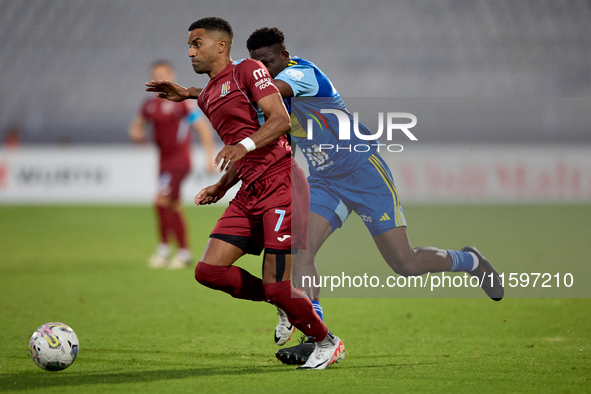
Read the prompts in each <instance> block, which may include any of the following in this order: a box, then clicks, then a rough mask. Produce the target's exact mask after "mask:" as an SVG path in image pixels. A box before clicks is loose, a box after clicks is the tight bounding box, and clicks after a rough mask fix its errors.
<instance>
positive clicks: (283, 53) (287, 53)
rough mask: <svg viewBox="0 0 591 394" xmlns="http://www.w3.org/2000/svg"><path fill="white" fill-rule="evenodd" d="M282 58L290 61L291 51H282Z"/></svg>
mask: <svg viewBox="0 0 591 394" xmlns="http://www.w3.org/2000/svg"><path fill="white" fill-rule="evenodd" d="M281 59H283V61H289V52H287V51H283V52H281Z"/></svg>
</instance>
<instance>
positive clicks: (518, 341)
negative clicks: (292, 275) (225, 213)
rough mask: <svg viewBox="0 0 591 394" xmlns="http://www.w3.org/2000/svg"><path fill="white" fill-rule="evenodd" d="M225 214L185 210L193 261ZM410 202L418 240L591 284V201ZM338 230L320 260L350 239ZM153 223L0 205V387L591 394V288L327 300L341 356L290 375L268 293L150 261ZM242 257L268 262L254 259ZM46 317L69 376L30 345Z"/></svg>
mask: <svg viewBox="0 0 591 394" xmlns="http://www.w3.org/2000/svg"><path fill="white" fill-rule="evenodd" d="M220 213H221V209H219V208H188V209H187V214H188V217H189V223H190V236H191V241H192V249H193V252H194V254H195V255H196V257H199V255H200V253H201V252H202V250H203V246H204V245H205V241H206V239H207V236H208V234H209V231H210V230H211V228H212V227H213V224H214V223H215V221H216V219H217V218H218V217H219V215H220ZM405 213H406V218H407V220H408V222H409V224H410V227H409V234H410V236H411V240H412V241H413V245H417V246H418V245H424V244H427V245H435V246H442V247H449V248H458V247H461V246H463V245H464V244H466V243H472V244H474V245H476V246H478V247H479V248H480V250H481V251H483V252H484V253H485V255H486V256H487V257H488V258H489V259H490V260H491V262H493V264H495V265H497V267H498V268H500V269H502V270H504V271H511V270H517V271H518V272H519V271H523V270H527V271H532V269H534V268H533V267H535V266H536V265H537V264H540V265H541V266H543V267H555V271H565V270H567V269H569V268H570V267H573V269H575V268H576V269H578V271H575V272H578V274H577V275H579V276H578V277H575V281H577V283H584V284H585V285H586V286H591V283H588V281H589V280H591V276H590V275H587V274H588V273H589V268H588V266H589V261H590V260H589V246H588V245H589V239H590V235H591V231H590V225H591V206H560V207H558V206H461V207H460V206H409V207H406V208H405ZM353 220H356V219H353ZM354 225H355V222H354V221H353V222H352V224H351V226H354ZM339 231H340V232H342V233H339V232H337V233H336V234H335V235H334V240H331V242H332V244H331V245H329V246H330V247H327V249H326V250H325V251H323V254H322V256H320V259H319V260H321V261H320V262H319V266H320V270H321V271H322V269H323V266H322V261H327V263H326V264H327V265H328V264H334V262H330V261H329V260H331V255H332V253H331V250H334V249H338V248H340V249H342V250H346V245H348V244H349V243H347V242H345V240H346V237H347V234H348V233H347V230H346V229H343V230H339ZM155 234H156V231H155V229H154V217H153V210H152V208H150V207H79V206H76V207H27V206H5V207H0V322H2V329H1V331H0V342H1V346H0V391H8V392H21V393H24V392H35V393H40V392H41V393H46V392H47V393H49V392H55V393H57V392H60V393H69V392H73V393H82V392H83V393H93V392H109V393H114V392H121V393H129V392H142V393H164V392H191V393H194V392H220V393H223V392H234V393H241V392H257V393H263V392H275V393H290V392H296V393H308V392H339V393H347V392H452V391H453V392H457V393H459V392H467V393H474V392H486V393H488V392H503V393H506V392H531V393H540V392H547V393H559V392H560V393H580V392H591V381H590V380H591V363H590V358H591V355H590V354H589V352H590V351H591V347H590V346H589V343H590V342H591V313H590V311H591V301H590V299H589V298H506V299H505V300H503V301H501V302H499V303H496V302H493V301H491V300H488V299H485V298H480V297H475V298H435V299H427V298H347V299H345V298H325V299H324V301H323V307H324V310H325V314H326V322H327V325H328V326H329V327H330V328H331V330H332V331H334V332H335V333H336V334H337V335H339V336H340V337H341V338H342V339H343V341H344V343H345V346H346V349H347V353H346V354H347V357H346V359H345V360H344V361H342V362H340V363H339V364H336V365H333V366H331V367H329V368H328V369H327V370H325V371H295V370H294V368H293V367H291V366H284V365H281V364H280V363H279V362H278V361H276V359H275V357H274V353H275V351H276V350H277V347H276V346H275V345H274V343H273V339H272V337H273V329H274V327H275V324H276V322H277V320H276V315H275V311H274V308H273V307H272V306H271V305H268V304H264V303H254V302H247V301H241V300H235V299H233V298H231V297H229V296H228V295H226V294H224V293H221V292H215V291H212V290H209V289H207V288H205V287H203V286H201V285H199V284H198V283H196V282H195V280H194V278H193V271H192V270H185V271H155V270H149V269H148V268H147V266H146V263H145V261H146V258H147V257H148V256H149V255H150V254H151V253H152V251H153V250H154V248H155ZM365 235H366V234H365V233H364V236H365ZM339 237H340V238H339ZM331 248H332V249H331ZM346 256H347V255H346V254H344V255H342V256H339V257H338V259H340V260H342V259H346ZM351 256H354V255H351ZM363 263H364V264H369V265H372V264H374V262H372V261H369V262H363ZM239 265H241V266H242V267H244V268H246V269H248V270H250V271H251V272H253V273H255V274H260V258H259V257H246V258H243V259H242V260H241V261H240V263H239ZM375 265H376V266H378V265H379V266H383V265H384V263H383V262H382V261H379V259H378V261H376V262H375ZM518 267H527V268H524V269H520V268H518ZM532 272H533V271H532ZM586 281H587V283H585V282H586ZM476 290H478V291H480V290H479V289H476ZM49 321H61V322H64V323H66V324H68V325H70V326H71V327H72V328H74V330H75V331H76V333H77V335H78V337H79V339H80V353H79V357H78V359H77V360H76V362H75V363H74V364H73V365H72V366H71V367H70V368H68V369H66V370H64V371H61V372H53V373H52V372H46V371H43V370H41V369H39V368H38V367H37V366H35V364H34V363H33V362H32V361H31V359H30V356H29V351H28V341H29V337H30V335H31V334H32V333H33V331H34V330H35V329H36V328H37V327H38V326H39V325H41V324H42V323H46V322H49ZM295 343H297V334H296V335H294V338H292V340H291V341H290V342H288V345H293V344H295Z"/></svg>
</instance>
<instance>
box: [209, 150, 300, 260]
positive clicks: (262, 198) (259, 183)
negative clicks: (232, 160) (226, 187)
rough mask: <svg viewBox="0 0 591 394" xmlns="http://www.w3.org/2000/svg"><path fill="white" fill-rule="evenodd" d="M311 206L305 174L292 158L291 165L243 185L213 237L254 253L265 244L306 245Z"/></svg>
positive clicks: (281, 247) (276, 247)
mask: <svg viewBox="0 0 591 394" xmlns="http://www.w3.org/2000/svg"><path fill="white" fill-rule="evenodd" d="M296 190H297V192H295V191H296ZM292 191H294V193H293V201H292ZM309 209H310V191H309V189H308V182H307V180H306V176H305V174H304V172H303V171H302V169H301V168H300V167H299V166H298V165H297V163H296V162H295V161H292V167H291V169H289V168H288V169H286V170H283V171H280V172H278V173H276V174H274V175H270V176H268V177H266V178H264V179H261V180H256V181H254V182H253V183H251V184H250V185H249V186H248V187H246V188H240V190H239V191H238V193H237V194H236V197H235V198H234V199H233V200H232V201H231V202H230V205H229V206H228V208H227V209H226V211H225V212H224V213H223V215H222V217H221V218H220V219H219V220H218V222H217V224H216V226H215V227H214V229H213V231H212V232H211V235H210V237H211V238H217V239H221V240H223V241H225V242H228V243H230V244H232V245H234V246H237V247H238V248H240V249H242V250H243V251H244V252H245V253H249V254H254V255H259V254H261V252H262V250H263V248H265V249H267V250H268V251H282V252H285V251H290V250H292V249H305V248H306V236H307V232H308V212H309Z"/></svg>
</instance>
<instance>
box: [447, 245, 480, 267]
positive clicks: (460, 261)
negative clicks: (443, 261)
mask: <svg viewBox="0 0 591 394" xmlns="http://www.w3.org/2000/svg"><path fill="white" fill-rule="evenodd" d="M446 251H447V253H448V254H449V256H450V257H451V268H450V269H449V270H450V271H454V272H455V271H472V270H473V269H475V268H476V267H475V266H474V265H475V264H474V263H475V262H478V258H477V257H476V255H475V254H474V253H471V252H462V251H459V250H449V249H446ZM476 264H477V263H476ZM476 266H477V265H476Z"/></svg>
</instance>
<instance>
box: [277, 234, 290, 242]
mask: <svg viewBox="0 0 591 394" xmlns="http://www.w3.org/2000/svg"><path fill="white" fill-rule="evenodd" d="M287 238H291V235H283V236H281V237H277V240H278V241H280V242H283V241H285V240H286V239H287Z"/></svg>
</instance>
